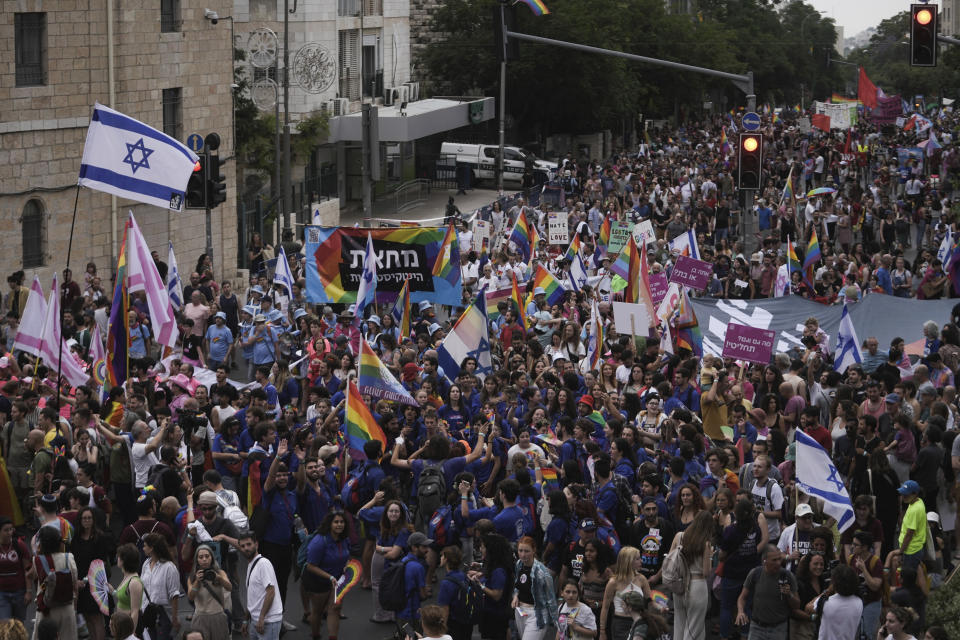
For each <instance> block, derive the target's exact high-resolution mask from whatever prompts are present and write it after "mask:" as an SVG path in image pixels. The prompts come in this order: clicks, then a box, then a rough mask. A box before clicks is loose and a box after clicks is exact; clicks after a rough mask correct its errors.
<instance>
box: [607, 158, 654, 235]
mask: <svg viewBox="0 0 960 640" xmlns="http://www.w3.org/2000/svg"><path fill="white" fill-rule="evenodd" d="M647 144H649V142H648V143H647ZM612 226H613V222H612V221H611V220H610V216H603V224H601V225H600V244H602V245H603V252H604V253H606V252H607V247H608V246H610V231H611V227H612Z"/></svg>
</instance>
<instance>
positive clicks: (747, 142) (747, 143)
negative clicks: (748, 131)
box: [743, 136, 760, 153]
mask: <svg viewBox="0 0 960 640" xmlns="http://www.w3.org/2000/svg"><path fill="white" fill-rule="evenodd" d="M759 145H760V143H759V142H758V141H757V139H756V138H755V137H753V136H748V137H745V138H744V139H743V150H744V151H747V152H749V153H753V152H754V151H756V150H757V147H758V146H759Z"/></svg>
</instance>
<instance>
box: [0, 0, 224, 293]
mask: <svg viewBox="0 0 960 640" xmlns="http://www.w3.org/2000/svg"><path fill="white" fill-rule="evenodd" d="M108 2H112V16H111V18H112V19H111V23H112V25H111V26H112V29H108V9H107V6H106V3H105V2H94V1H92V0H0V7H2V10H0V221H2V222H0V223H2V225H3V228H4V229H5V230H6V233H3V234H0V275H2V276H4V277H6V276H7V275H8V274H10V273H11V272H13V271H16V270H18V269H21V268H24V270H25V271H26V272H27V283H28V284H29V281H30V280H31V279H32V275H33V274H38V275H39V276H40V278H41V281H42V282H43V283H44V286H49V284H48V283H49V282H50V277H51V276H52V274H53V272H54V271H57V272H59V271H61V270H62V269H63V268H64V267H66V266H67V247H68V244H69V241H70V227H71V218H72V215H73V210H74V202H75V201H76V202H77V218H76V232H75V234H74V238H73V247H72V255H71V258H70V265H69V266H70V267H71V268H72V269H73V272H74V277H75V279H77V280H80V278H81V274H82V273H83V271H84V267H85V265H86V264H87V262H90V261H92V262H94V263H95V264H96V265H97V267H98V271H99V273H100V274H101V276H103V279H104V283H105V285H107V286H109V285H108V284H107V283H108V282H109V275H110V273H111V271H112V264H113V261H114V260H115V256H116V251H117V247H118V245H119V242H120V240H121V239H122V235H123V227H124V223H125V220H126V218H127V213H128V211H131V210H132V211H133V213H134V216H135V217H136V219H137V222H138V223H139V225H140V227H141V229H142V230H143V232H144V234H145V236H146V239H147V242H148V243H149V244H150V246H151V248H154V249H156V250H157V251H159V253H160V254H161V256H163V257H164V259H166V253H167V242H168V241H171V242H173V245H174V248H175V251H176V255H177V260H178V263H179V266H180V270H181V272H183V271H186V272H188V273H189V271H190V270H191V269H192V268H193V265H194V264H195V263H196V261H197V258H198V257H199V256H200V254H202V253H204V251H205V246H206V232H205V219H204V212H203V211H202V210H187V209H185V210H184V211H183V212H181V213H176V212H171V211H167V210H163V209H160V208H157V207H152V206H149V205H143V204H138V203H135V202H132V201H127V200H124V199H118V201H117V203H116V206H115V207H112V204H111V197H110V196H109V195H108V194H105V193H100V192H97V191H92V190H89V189H86V188H84V189H80V190H79V196H78V190H77V187H76V183H77V177H78V173H79V170H80V158H81V156H82V154H83V145H84V140H85V138H86V132H87V125H88V123H89V118H90V114H91V110H92V107H93V105H94V103H95V102H100V103H101V104H104V105H108V106H111V107H113V108H114V109H116V110H118V111H120V112H122V113H125V114H127V115H129V116H131V117H133V118H136V119H138V120H140V121H142V122H144V123H146V124H149V125H151V126H153V127H156V128H157V129H161V130H164V131H166V132H167V133H169V134H171V135H174V136H175V137H176V138H178V139H179V140H182V141H183V140H185V139H186V137H187V136H188V135H189V134H191V133H199V134H200V135H201V136H203V135H205V134H207V133H209V132H211V131H216V132H218V133H219V134H220V137H221V140H222V143H221V146H220V155H221V157H222V158H226V159H227V163H226V165H225V171H224V173H225V174H226V176H227V201H226V202H225V203H223V204H221V205H220V206H219V207H217V208H216V209H214V210H213V214H212V241H213V253H214V255H213V262H214V266H215V270H216V274H217V276H218V277H228V278H232V277H234V276H235V275H236V266H237V242H238V238H237V223H236V204H235V203H236V197H235V195H236V185H235V180H234V179H233V175H234V173H235V171H234V167H235V165H234V162H233V155H234V139H233V138H234V136H233V97H232V90H231V84H232V82H233V54H232V48H231V43H230V24H229V22H225V21H223V20H220V21H219V23H218V24H216V25H214V24H213V23H212V21H211V20H208V19H206V18H205V17H204V10H205V9H207V8H208V9H211V10H213V11H216V12H218V13H219V15H220V16H226V15H229V13H230V11H231V9H232V6H230V5H229V4H228V2H227V0H160V1H159V2H158V1H157V0H108ZM111 32H112V33H111ZM111 39H112V47H111V46H110V41H111ZM111 49H112V54H113V55H112V57H113V70H112V72H111V69H110V65H109V63H108V53H109V52H110V50H111ZM111 80H112V85H113V86H112V87H111ZM111 89H112V90H111ZM111 96H112V99H111Z"/></svg>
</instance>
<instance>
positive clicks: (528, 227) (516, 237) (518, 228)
mask: <svg viewBox="0 0 960 640" xmlns="http://www.w3.org/2000/svg"><path fill="white" fill-rule="evenodd" d="M537 240H539V236H538V234H537V228H536V227H535V226H534V225H533V223H532V222H530V220H529V219H528V218H527V210H526V208H524V209H521V210H520V215H519V216H517V221H516V223H515V224H514V225H513V231H512V232H511V233H510V241H511V242H512V243H513V244H514V245H516V247H517V251H519V252H520V257H521V258H522V259H523V261H524V262H530V257H531V256H532V255H533V252H534V251H536V247H537Z"/></svg>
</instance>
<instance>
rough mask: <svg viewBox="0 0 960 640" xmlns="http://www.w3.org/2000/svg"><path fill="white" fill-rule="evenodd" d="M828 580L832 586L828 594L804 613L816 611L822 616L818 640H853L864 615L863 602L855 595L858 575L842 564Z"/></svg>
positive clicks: (809, 606)
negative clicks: (820, 612) (819, 611)
mask: <svg viewBox="0 0 960 640" xmlns="http://www.w3.org/2000/svg"><path fill="white" fill-rule="evenodd" d="M830 578H831V580H832V584H831V585H830V587H829V588H828V589H827V591H826V592H824V594H823V595H821V596H820V597H819V598H817V599H816V600H814V601H813V602H811V603H809V604H807V607H806V609H807V613H814V612H815V611H817V609H820V610H821V611H822V612H823V613H822V616H823V617H822V618H821V620H820V635H819V636H818V640H850V639H851V638H856V637H858V630H859V628H860V616H861V614H862V613H863V600H861V599H860V597H859V596H858V595H857V587H858V586H859V579H858V578H857V574H856V572H855V571H854V570H853V569H852V568H851V567H850V566H849V565H846V564H841V565H840V566H838V567H836V568H835V569H834V570H833V571H832V572H831V574H830ZM824 598H825V600H824V602H822V603H821V602H820V600H823V599H824Z"/></svg>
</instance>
